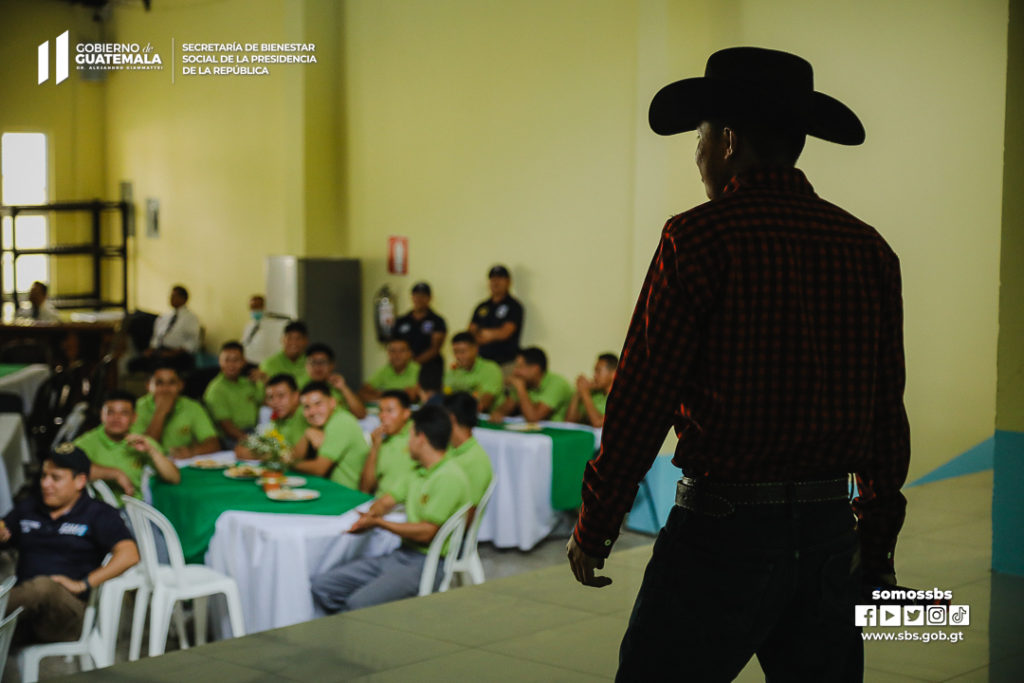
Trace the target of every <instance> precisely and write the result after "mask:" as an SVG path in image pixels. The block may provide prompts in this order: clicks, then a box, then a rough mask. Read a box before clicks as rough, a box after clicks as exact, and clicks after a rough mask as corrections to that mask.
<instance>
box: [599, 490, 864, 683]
mask: <svg viewBox="0 0 1024 683" xmlns="http://www.w3.org/2000/svg"><path fill="white" fill-rule="evenodd" d="M858 546H859V544H858V540H857V536H856V532H855V531H854V522H853V514H852V512H851V510H850V506H849V504H848V503H847V502H846V501H843V500H840V501H831V502H825V503H794V504H777V505H746V506H737V508H736V512H735V513H733V514H732V515H730V516H728V517H710V516H705V515H702V514H698V513H695V512H692V511H689V510H684V509H683V508H680V507H675V508H674V509H673V510H672V513H671V514H670V515H669V519H668V522H667V523H666V524H665V528H664V529H662V530H661V533H660V534H659V536H658V540H657V542H656V543H655V545H654V552H653V555H652V557H651V561H650V563H649V564H648V565H647V570H646V573H645V574H644V580H643V584H642V585H641V587H640V592H639V593H638V594H637V598H636V603H635V604H634V606H633V614H632V615H631V616H630V619H629V627H628V628H627V630H626V635H625V636H624V637H623V640H622V646H621V648H620V651H619V671H618V675H617V676H616V680H617V681H643V682H644V683H651V682H655V681H698V682H700V683H713V682H715V681H731V680H733V679H734V678H735V677H736V676H737V675H738V674H739V672H740V671H741V670H742V669H743V667H744V666H746V664H747V662H748V661H749V660H750V658H751V657H752V656H753V655H757V658H758V661H759V663H760V664H761V668H762V669H763V670H764V672H765V675H766V680H767V681H769V682H771V683H775V682H782V681H814V682H815V683H826V682H829V681H844V682H846V681H861V680H863V674H864V646H863V641H862V639H861V634H860V629H859V628H857V627H855V626H854V624H853V617H854V605H855V604H856V603H857V597H858V595H859V592H858V591H859V589H860V583H861V578H860V568H859V563H858V562H857V561H856V558H857V556H858V555H857V549H858Z"/></svg>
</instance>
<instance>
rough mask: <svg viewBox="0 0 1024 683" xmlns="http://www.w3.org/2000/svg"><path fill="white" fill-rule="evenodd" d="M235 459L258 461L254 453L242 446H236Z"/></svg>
mask: <svg viewBox="0 0 1024 683" xmlns="http://www.w3.org/2000/svg"><path fill="white" fill-rule="evenodd" d="M235 457H236V458H238V459H239V460H259V458H257V457H256V454H255V453H253V452H252V451H251V450H249V449H248V448H246V447H245V446H243V445H242V444H238V445H237V446H235Z"/></svg>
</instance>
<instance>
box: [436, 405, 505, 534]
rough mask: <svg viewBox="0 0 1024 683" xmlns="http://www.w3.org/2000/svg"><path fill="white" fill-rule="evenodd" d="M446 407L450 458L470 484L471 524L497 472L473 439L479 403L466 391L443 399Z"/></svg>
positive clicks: (474, 438)
mask: <svg viewBox="0 0 1024 683" xmlns="http://www.w3.org/2000/svg"><path fill="white" fill-rule="evenodd" d="M444 407H445V410H447V411H448V412H449V414H450V415H451V420H452V440H451V447H450V448H449V449H448V458H449V459H450V460H452V461H453V462H454V463H455V464H456V465H458V466H459V467H460V468H461V469H462V471H463V472H464V473H465V474H466V479H467V481H468V482H469V500H470V502H472V503H473V506H474V509H473V510H471V511H470V517H469V520H468V522H471V521H473V513H474V512H475V507H476V506H477V505H479V504H480V499H481V498H483V497H484V493H486V492H487V487H488V486H490V485H491V479H493V478H494V470H493V469H492V468H491V459H490V457H489V456H488V455H487V452H486V451H485V450H484V449H483V446H481V445H480V443H479V442H478V441H477V440H476V437H475V436H473V427H475V426H476V420H477V402H476V399H475V398H474V397H473V395H472V394H470V393H467V392H465V391H457V392H455V393H454V394H449V395H447V396H445V397H444ZM468 522H467V524H468Z"/></svg>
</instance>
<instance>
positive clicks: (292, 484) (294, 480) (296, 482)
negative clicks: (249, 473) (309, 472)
mask: <svg viewBox="0 0 1024 683" xmlns="http://www.w3.org/2000/svg"><path fill="white" fill-rule="evenodd" d="M269 481H272V480H271V479H264V478H263V477H260V478H259V479H257V480H256V481H255V482H253V483H255V484H256V485H257V486H263V484H265V483H267V482H269ZM305 483H306V478H305V477H285V478H284V479H282V480H281V486H287V487H289V488H293V489H294V488H296V487H299V486H304V485H305Z"/></svg>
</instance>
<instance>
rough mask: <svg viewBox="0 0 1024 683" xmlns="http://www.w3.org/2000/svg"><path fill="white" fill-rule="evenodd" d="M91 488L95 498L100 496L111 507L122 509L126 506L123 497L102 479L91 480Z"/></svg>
mask: <svg viewBox="0 0 1024 683" xmlns="http://www.w3.org/2000/svg"><path fill="white" fill-rule="evenodd" d="M89 488H90V489H92V494H93V496H92V497H93V498H99V499H100V500H102V501H103V502H104V503H106V504H107V505H109V506H110V507H112V508H117V509H118V510H120V509H121V508H122V507H123V506H124V504H123V503H122V502H121V499H120V498H118V497H117V494H116V493H114V491H113V489H111V488H110V484H108V483H107V482H105V481H103V480H102V479H96V480H95V481H90V482H89Z"/></svg>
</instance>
